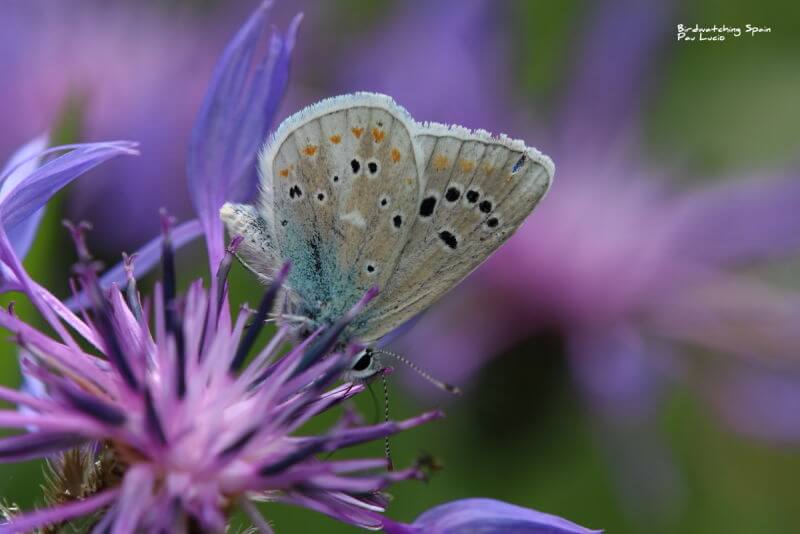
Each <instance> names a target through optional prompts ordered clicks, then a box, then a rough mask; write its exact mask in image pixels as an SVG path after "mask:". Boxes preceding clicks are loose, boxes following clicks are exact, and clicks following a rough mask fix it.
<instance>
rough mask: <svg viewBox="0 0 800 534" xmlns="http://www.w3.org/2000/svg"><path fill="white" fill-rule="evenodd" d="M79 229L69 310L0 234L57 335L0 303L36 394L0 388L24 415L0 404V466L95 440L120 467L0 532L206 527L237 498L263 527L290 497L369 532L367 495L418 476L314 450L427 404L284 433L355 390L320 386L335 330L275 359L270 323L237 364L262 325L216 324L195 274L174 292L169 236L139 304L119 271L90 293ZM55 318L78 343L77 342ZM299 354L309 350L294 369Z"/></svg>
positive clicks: (346, 356) (278, 341)
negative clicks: (117, 281) (115, 477)
mask: <svg viewBox="0 0 800 534" xmlns="http://www.w3.org/2000/svg"><path fill="white" fill-rule="evenodd" d="M83 230H84V228H83V227H82V226H78V227H71V231H72V233H73V236H74V238H75V240H76V245H77V248H78V252H79V256H80V258H81V261H80V264H79V265H78V268H77V272H78V275H79V279H80V281H81V285H82V287H83V289H84V290H85V291H86V292H87V294H88V295H90V300H91V313H88V314H86V315H85V316H84V317H83V318H79V317H77V316H76V315H74V314H72V313H71V312H70V311H69V310H68V309H67V308H66V306H64V305H63V304H61V303H60V302H59V301H58V299H56V298H55V297H54V296H52V295H51V294H49V293H47V292H46V290H44V289H43V288H41V287H40V286H38V285H37V284H36V283H35V282H34V281H33V280H31V279H30V278H29V277H28V275H27V273H26V272H25V271H24V269H23V267H22V266H21V264H20V263H19V260H18V258H17V257H16V255H15V254H14V251H13V248H12V246H11V244H10V243H9V241H8V239H7V237H6V236H5V235H4V234H0V259H2V261H3V262H4V263H5V264H6V265H7V266H8V267H9V269H10V270H11V271H12V272H13V273H14V275H15V277H16V279H17V280H18V281H19V282H20V284H21V286H22V287H24V288H25V289H26V292H27V294H28V296H29V297H30V298H31V300H32V301H33V302H34V303H35V304H36V305H37V307H38V309H39V311H40V312H41V313H42V315H43V316H44V317H45V319H46V320H47V321H48V322H49V324H50V325H51V326H52V327H53V329H54V330H55V331H56V332H57V333H58V334H59V337H60V338H52V337H50V336H48V335H46V334H45V333H43V332H41V331H39V330H37V329H35V328H34V327H32V326H30V325H29V324H27V323H25V322H24V321H22V320H21V319H20V318H18V317H16V316H15V315H14V314H13V313H10V312H8V311H0V325H1V326H3V327H4V328H6V329H7V330H9V331H10V332H12V333H14V334H15V335H16V336H17V339H18V342H19V344H20V346H21V347H22V348H23V349H24V350H25V351H26V353H27V354H28V355H29V358H28V359H26V360H25V361H24V365H25V372H26V373H27V374H29V375H31V376H33V377H35V378H36V379H38V380H39V381H40V382H41V383H43V384H44V385H45V387H46V390H47V394H46V395H45V396H43V397H42V396H39V397H37V396H33V395H30V394H28V393H25V392H19V391H14V390H10V389H7V388H0V398H2V399H3V400H6V401H8V402H11V403H14V404H17V405H18V406H21V407H22V406H24V407H26V408H27V409H28V410H27V411H26V412H18V411H10V410H3V411H0V426H2V427H5V428H20V429H27V431H26V432H24V433H22V434H18V435H14V436H11V437H7V438H3V439H0V459H1V460H2V461H4V462H15V461H22V460H28V459H31V458H40V457H44V456H47V455H50V454H53V453H54V452H58V451H62V450H64V449H67V448H71V447H75V446H80V445H82V444H85V443H97V444H101V445H99V446H101V447H105V448H107V449H108V450H109V451H110V453H111V454H112V455H113V456H114V457H115V458H116V459H117V461H118V463H119V464H121V465H124V466H125V469H124V474H123V475H122V478H121V480H120V481H119V483H118V484H117V485H115V486H114V487H108V488H104V489H102V490H101V491H100V492H99V493H97V494H96V495H92V496H90V497H88V498H87V499H85V500H83V501H80V502H70V503H67V504H64V505H62V506H56V507H53V508H51V509H49V510H47V511H45V510H40V511H37V512H34V513H31V514H29V515H20V516H17V517H12V518H10V519H9V521H8V523H7V524H6V525H5V527H6V529H11V530H12V531H27V530H30V529H32V528H37V527H42V526H45V525H49V524H55V523H61V522H64V521H69V520H71V519H73V518H75V517H77V516H79V515H85V514H88V513H91V512H94V511H97V510H101V509H102V510H103V516H102V519H101V520H100V523H99V524H98V527H99V526H100V525H102V526H103V527H108V528H112V527H113V528H114V529H116V530H115V531H119V532H132V531H135V530H137V529H144V530H147V531H161V530H172V529H173V528H175V525H184V528H185V526H186V525H187V524H188V523H189V522H191V523H193V524H196V525H198V526H199V527H201V528H202V529H204V530H206V531H218V530H222V529H224V527H225V525H226V521H227V519H226V512H225V510H226V509H228V508H229V507H232V506H238V507H240V508H241V509H242V510H244V511H245V513H247V514H248V515H249V516H251V519H252V520H253V521H254V523H255V524H257V525H261V526H262V527H263V529H264V531H268V530H266V528H267V527H266V526H265V525H266V523H265V521H264V520H263V518H261V516H260V515H259V514H258V512H257V511H256V509H255V508H254V506H253V504H252V502H251V501H254V500H258V501H267V502H285V503H291V504H297V505H300V506H304V507H307V508H311V509H314V510H317V511H320V512H322V513H326V514H328V515H331V516H333V517H335V518H337V519H339V520H341V521H345V522H348V523H352V524H355V525H359V526H363V527H369V528H377V527H379V526H380V525H381V518H380V517H381V516H380V514H379V512H382V511H383V510H384V509H385V505H386V503H385V501H384V500H383V498H382V497H381V496H380V492H381V490H383V489H384V488H386V487H387V486H388V485H390V484H392V483H394V482H396V481H400V480H405V479H415V478H421V477H422V473H421V471H420V469H419V468H417V467H411V468H408V469H403V470H398V471H388V470H387V468H388V465H387V461H386V460H385V459H384V458H379V459H358V460H326V461H322V460H319V459H318V458H317V457H316V455H317V454H318V453H330V452H333V451H336V450H339V449H341V448H345V447H350V446H353V445H357V444H360V443H363V442H367V441H372V440H378V439H381V440H382V439H383V438H384V437H386V436H390V435H392V434H394V433H397V432H400V431H402V430H406V429H409V428H412V427H414V426H417V425H419V424H422V423H424V422H428V421H431V420H433V419H436V418H438V417H440V416H441V414H440V413H439V412H436V411H434V412H428V413H425V414H422V415H420V416H418V417H414V418H411V419H407V420H404V421H398V422H386V423H382V424H377V425H366V426H359V425H354V424H353V423H352V422H350V421H347V420H342V421H341V422H340V424H339V425H337V426H335V427H334V428H332V429H330V430H329V431H328V432H326V433H325V434H323V435H319V436H300V435H297V431H298V429H299V428H300V427H301V426H302V425H303V424H304V423H305V422H307V421H308V420H310V419H311V418H313V417H315V416H317V415H318V414H320V413H322V412H324V411H326V410H329V409H331V408H332V407H334V406H337V405H340V404H341V403H342V402H344V401H346V400H347V399H350V398H352V397H353V396H354V395H356V394H358V393H359V392H361V391H362V390H363V389H364V385H363V384H352V383H345V384H342V385H339V386H335V385H333V383H334V382H335V381H336V380H337V379H338V377H339V376H340V375H341V371H342V370H343V369H344V368H346V367H347V366H348V364H349V363H350V362H351V361H352V358H353V356H354V354H355V353H354V352H353V351H352V350H345V351H339V352H333V353H330V351H331V349H332V348H333V346H334V344H335V342H336V339H335V338H333V339H331V338H330V337H328V336H326V335H325V333H324V332H322V333H320V332H317V333H315V334H314V335H312V336H311V337H309V338H308V339H306V340H305V341H303V342H302V343H301V344H299V345H297V346H296V347H294V348H293V349H292V350H291V351H290V352H289V353H288V354H287V355H285V356H283V357H281V358H280V359H278V352H277V351H278V349H279V347H280V346H281V345H282V344H283V342H284V341H286V340H287V336H288V334H289V332H288V329H287V327H281V328H279V330H278V331H277V333H276V334H275V335H274V336H273V337H272V339H271V340H270V342H269V344H268V345H267V347H265V348H264V349H263V350H261V351H258V353H257V354H255V355H254V356H253V359H252V360H251V361H250V363H249V364H245V362H244V358H243V357H242V356H243V355H244V356H247V355H248V354H249V353H250V352H252V348H253V343H254V341H255V336H256V335H257V334H258V331H259V330H260V329H261V326H262V325H263V320H256V321H255V322H254V324H253V325H252V326H250V328H249V330H247V332H246V333H245V328H246V324H247V322H248V321H249V320H250V319H251V314H250V313H248V312H246V311H241V312H240V313H239V314H238V316H237V317H236V318H235V320H233V321H232V322H231V321H229V320H228V319H226V317H227V314H225V313H222V310H221V309H220V308H219V306H218V305H217V302H220V299H221V301H222V303H223V306H227V299H226V297H225V294H224V289H222V290H221V293H220V294H219V295H214V294H213V293H210V292H208V291H206V290H205V289H203V287H202V284H201V282H199V281H198V282H195V283H194V284H192V285H191V286H190V287H189V289H188V291H187V292H186V294H185V295H183V296H182V297H178V296H177V295H176V294H175V273H174V270H173V267H172V260H171V257H172V247H171V241H170V239H169V238H167V239H165V240H164V243H165V244H164V247H163V265H164V271H165V277H164V280H163V282H162V283H161V284H160V285H159V286H158V287H157V289H156V291H155V295H154V296H153V299H152V300H151V301H145V302H141V301H140V300H139V298H140V297H139V295H138V292H137V289H136V283H135V279H134V278H133V273H132V269H131V271H129V275H130V279H129V283H128V286H127V288H126V291H125V293H123V292H122V291H121V290H120V289H119V288H118V287H116V286H114V287H112V288H111V290H110V291H109V292H105V291H103V290H102V289H101V288H100V286H99V284H98V281H97V277H96V275H95V272H94V267H93V264H92V259H91V257H90V256H89V255H88V251H87V248H86V245H85V243H84V241H83ZM232 252H233V251H230V252H229V253H232ZM228 259H229V258H228ZM287 272H288V267H285V268H284V269H283V270H282V271H281V273H280V274H279V275H278V277H277V278H276V280H275V282H274V285H273V286H272V288H270V289H269V290H268V291H267V293H266V296H265V299H264V302H262V305H261V307H260V309H262V310H270V309H271V308H272V305H273V304H274V302H275V299H276V297H277V293H278V291H277V290H278V289H279V288H280V285H281V283H282V281H283V279H284V278H285V276H286V274H287ZM223 282H224V280H223ZM221 287H223V288H224V285H223V286H221ZM371 296H372V294H370V295H368V296H367V297H365V299H364V300H362V301H361V302H360V303H359V304H358V305H357V306H356V308H354V309H353V310H352V311H351V313H350V314H348V315H347V317H346V319H352V317H353V316H354V314H356V313H358V311H359V310H360V309H361V308H363V306H364V305H365V304H366V302H367V300H368V298H370V297H371ZM132 304H133V305H132ZM142 310H151V311H150V313H147V312H142ZM150 316H152V317H150ZM151 319H152V321H153V322H152V323H151ZM257 319H263V317H258V318H257ZM151 324H153V326H152V327H151V326H150V325H151ZM64 325H68V326H69V327H70V328H71V329H72V330H73V331H74V332H77V333H78V334H79V336H80V338H81V342H82V343H85V344H86V345H87V346H89V347H91V349H84V348H81V344H79V343H78V342H77V341H76V339H75V338H74V337H73V335H72V334H70V333H69V332H68V331H67V330H66V329H65V328H64ZM320 341H323V344H322V346H320ZM309 354H316V355H317V357H315V358H313V359H312V360H311V361H310V362H309V363H307V365H306V366H305V367H301V366H302V365H303V363H304V362H305V361H306V360H307V359H308V358H307V357H308V355H309ZM323 356H324V357H323Z"/></svg>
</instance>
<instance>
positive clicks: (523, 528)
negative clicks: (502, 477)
mask: <svg viewBox="0 0 800 534" xmlns="http://www.w3.org/2000/svg"><path fill="white" fill-rule="evenodd" d="M384 530H385V531H386V532H387V533H388V534H422V533H425V534H468V533H470V532H480V533H481V534H493V533H497V534H501V533H502V534H592V533H595V534H596V533H598V532H602V530H591V529H588V528H585V527H582V526H580V525H576V524H575V523H572V522H571V521H567V520H566V519H562V518H561V517H558V516H555V515H550V514H545V513H543V512H537V511H536V510H531V509H529V508H523V507H521V506H515V505H513V504H508V503H505V502H502V501H496V500H494V499H463V500H460V501H453V502H450V503H447V504H442V505H440V506H437V507H435V508H431V509H430V510H428V511H427V512H425V513H423V514H422V515H421V516H419V517H418V518H417V520H416V521H414V523H413V524H412V525H403V524H398V523H394V522H392V521H386V523H385V524H384Z"/></svg>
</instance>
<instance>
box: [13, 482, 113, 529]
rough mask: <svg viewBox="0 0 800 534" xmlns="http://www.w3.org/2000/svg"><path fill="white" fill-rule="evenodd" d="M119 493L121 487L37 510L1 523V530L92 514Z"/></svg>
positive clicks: (30, 527) (45, 524) (47, 523)
mask: <svg viewBox="0 0 800 534" xmlns="http://www.w3.org/2000/svg"><path fill="white" fill-rule="evenodd" d="M118 494H119V489H116V488H115V489H111V490H107V491H104V492H103V493H98V494H96V495H93V496H91V497H89V498H87V499H84V500H82V501H74V502H70V503H68V504H62V505H59V506H56V507H54V508H46V509H44V510H36V511H35V512H28V513H26V514H22V515H19V516H15V517H13V518H11V520H10V521H9V522H7V523H0V532H3V533H4V534H5V533H7V532H8V533H11V532H30V531H32V530H34V529H36V528H39V527H44V526H47V525H51V524H53V523H61V522H63V521H67V520H70V519H74V518H76V517H81V516H83V515H86V514H90V513H92V512H94V511H95V510H99V509H100V508H102V507H103V506H106V505H107V504H109V503H110V502H112V501H113V500H114V499H115V498H116V497H117V495H118Z"/></svg>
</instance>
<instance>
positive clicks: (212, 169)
mask: <svg viewBox="0 0 800 534" xmlns="http://www.w3.org/2000/svg"><path fill="white" fill-rule="evenodd" d="M269 6H270V2H263V3H262V4H261V5H260V6H259V7H258V8H257V9H256V11H255V13H253V15H252V16H251V17H250V19H249V20H248V21H247V22H246V23H245V25H244V26H243V27H242V28H241V29H240V30H239V32H238V33H237V34H236V35H235V36H234V38H233V40H232V41H231V42H230V43H229V44H228V46H227V48H226V49H225V51H224V52H223V54H222V57H221V59H220V61H219V63H218V64H217V67H216V70H215V72H214V77H213V80H212V82H211V88H210V89H209V92H208V94H207V95H206V98H205V101H204V103H203V107H202V109H201V111H200V116H199V117H198V120H197V123H196V124H195V127H194V130H193V131H192V138H191V141H190V143H189V161H188V169H187V173H188V179H189V191H190V193H191V195H192V202H193V204H194V208H195V211H196V212H197V216H198V218H199V219H200V221H201V224H202V225H203V229H204V231H205V233H206V238H207V240H208V247H209V260H210V262H211V265H212V268H213V269H216V266H217V265H218V263H219V261H220V260H221V259H222V225H221V223H220V220H219V209H220V208H221V207H222V204H223V203H225V201H242V200H246V198H247V197H249V196H250V195H251V194H252V193H253V192H254V191H255V188H256V184H257V174H256V169H255V159H256V156H257V154H258V148H259V147H260V146H261V145H262V144H263V143H264V141H265V139H266V136H267V132H268V130H269V127H270V126H271V125H272V121H273V119H274V117H275V112H276V111H277V108H278V104H279V102H280V99H281V97H282V96H283V94H284V92H285V91H286V85H287V82H288V77H289V58H290V55H291V52H292V49H293V47H294V40H295V34H296V32H297V27H298V25H299V23H300V16H297V17H295V19H294V20H293V21H292V23H291V25H290V26H289V29H288V31H287V32H286V34H285V35H283V36H281V35H273V36H272V39H271V42H270V46H269V52H268V53H267V54H259V52H258V50H257V49H258V45H259V41H260V37H261V35H262V31H263V28H264V22H265V19H266V12H267V9H268V8H269Z"/></svg>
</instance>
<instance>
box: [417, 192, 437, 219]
mask: <svg viewBox="0 0 800 534" xmlns="http://www.w3.org/2000/svg"><path fill="white" fill-rule="evenodd" d="M435 208H436V197H427V198H425V199H423V201H422V203H421V204H420V205H419V215H420V217H430V216H431V215H433V210H434V209H435Z"/></svg>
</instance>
